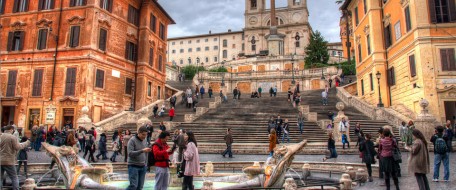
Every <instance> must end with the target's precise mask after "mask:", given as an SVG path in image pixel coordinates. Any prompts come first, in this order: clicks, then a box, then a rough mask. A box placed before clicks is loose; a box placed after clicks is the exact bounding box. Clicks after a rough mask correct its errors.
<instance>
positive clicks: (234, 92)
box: [233, 87, 238, 99]
mask: <svg viewBox="0 0 456 190" xmlns="http://www.w3.org/2000/svg"><path fill="white" fill-rule="evenodd" d="M237 95H238V89H237V87H234V90H233V99H236V98H237Z"/></svg>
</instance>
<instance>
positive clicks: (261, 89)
mask: <svg viewBox="0 0 456 190" xmlns="http://www.w3.org/2000/svg"><path fill="white" fill-rule="evenodd" d="M261 92H263V88H261V86H260V87H258V97H260V98H261Z"/></svg>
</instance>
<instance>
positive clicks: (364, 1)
mask: <svg viewBox="0 0 456 190" xmlns="http://www.w3.org/2000/svg"><path fill="white" fill-rule="evenodd" d="M363 4H364V14H366V13H367V1H366V0H363Z"/></svg>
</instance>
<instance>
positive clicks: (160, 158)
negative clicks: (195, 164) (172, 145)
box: [152, 139, 172, 168]
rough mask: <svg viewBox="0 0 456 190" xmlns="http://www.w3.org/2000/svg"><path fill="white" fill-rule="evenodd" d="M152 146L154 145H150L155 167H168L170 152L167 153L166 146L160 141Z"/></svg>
mask: <svg viewBox="0 0 456 190" xmlns="http://www.w3.org/2000/svg"><path fill="white" fill-rule="evenodd" d="M154 144H155V145H152V151H154V158H155V166H157V167H162V168H167V167H169V155H171V154H172V152H171V153H168V152H167V150H168V149H169V146H168V144H166V142H162V141H161V140H160V139H158V140H157V141H155V143H154Z"/></svg>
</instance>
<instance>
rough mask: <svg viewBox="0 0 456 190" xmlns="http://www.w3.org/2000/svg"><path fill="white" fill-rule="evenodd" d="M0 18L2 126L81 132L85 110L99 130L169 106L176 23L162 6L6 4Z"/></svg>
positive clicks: (102, 1) (35, 0)
mask: <svg viewBox="0 0 456 190" xmlns="http://www.w3.org/2000/svg"><path fill="white" fill-rule="evenodd" d="M0 13H1V17H0V24H1V26H2V27H1V29H0V53H1V57H0V61H1V73H0V86H1V88H0V89H1V91H0V98H1V125H2V126H4V125H6V124H7V123H8V122H10V121H13V122H14V123H15V124H16V125H18V126H19V127H23V128H24V129H25V131H26V132H29V130H30V129H31V127H32V126H33V125H39V124H55V125H56V126H58V127H61V126H63V125H65V124H67V123H70V124H72V125H76V124H75V121H76V120H77V118H78V117H79V115H80V110H81V108H82V107H83V106H88V107H89V109H90V112H89V116H90V117H91V118H92V119H93V121H94V122H97V121H100V120H103V119H105V118H108V117H110V116H112V115H114V114H117V113H119V112H121V111H123V110H129V109H133V110H137V109H139V108H141V107H143V106H145V105H148V104H150V103H152V102H154V101H156V100H158V99H163V98H164V92H165V63H166V49H167V47H166V46H167V43H166V36H167V26H168V25H169V24H174V21H173V20H172V18H171V17H170V16H169V15H168V14H167V13H166V11H165V10H164V9H163V8H162V7H161V6H160V5H159V4H158V2H157V1H155V0H15V1H13V0H8V1H5V0H3V1H0ZM140 18H141V19H140ZM53 110H55V113H52V112H54V111H53Z"/></svg>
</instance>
